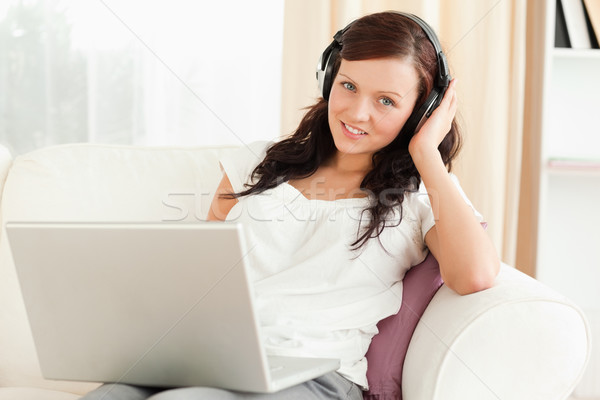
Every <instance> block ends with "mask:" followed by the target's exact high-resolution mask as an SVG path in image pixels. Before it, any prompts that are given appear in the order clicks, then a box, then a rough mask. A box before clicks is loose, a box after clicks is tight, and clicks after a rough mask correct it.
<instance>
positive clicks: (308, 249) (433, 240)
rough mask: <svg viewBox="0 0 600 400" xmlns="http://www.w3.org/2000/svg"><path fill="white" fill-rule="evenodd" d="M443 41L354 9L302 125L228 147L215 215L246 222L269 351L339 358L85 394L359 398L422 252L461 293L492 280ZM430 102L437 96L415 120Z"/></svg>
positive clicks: (422, 27) (409, 24) (160, 398)
mask: <svg viewBox="0 0 600 400" xmlns="http://www.w3.org/2000/svg"><path fill="white" fill-rule="evenodd" d="M438 46H439V43H437V38H435V34H434V33H433V31H430V28H429V27H428V26H426V24H424V23H423V22H422V21H420V20H419V19H418V18H416V17H414V16H409V15H405V14H402V13H395V12H386V13H378V14H372V15H368V16H365V17H363V18H360V19H358V20H357V21H355V22H353V23H352V24H350V25H349V26H348V27H346V28H345V29H344V30H342V31H340V32H338V34H337V35H336V37H335V40H334V42H333V43H332V45H330V47H328V49H327V50H326V52H325V53H324V56H323V59H322V63H321V67H320V68H321V70H322V71H321V72H320V74H321V75H324V76H322V77H321V78H323V79H322V86H323V87H322V93H323V98H321V99H320V100H319V101H318V102H317V103H316V104H315V105H314V106H312V107H311V108H310V109H309V110H308V112H307V113H306V115H305V117H304V118H303V120H302V122H301V123H300V125H299V127H298V129H297V130H296V132H295V133H294V134H293V135H291V136H290V137H288V138H286V139H284V140H281V141H279V142H277V143H253V144H252V145H250V146H246V147H244V148H242V149H241V150H240V151H239V153H238V154H235V155H234V156H233V157H229V158H224V159H223V160H221V165H222V168H223V171H224V175H223V178H222V181H221V183H220V185H219V188H218V193H217V196H215V198H214V200H213V204H212V208H211V211H210V212H209V219H210V220H237V221H239V222H242V223H243V225H244V228H245V231H246V234H247V237H248V239H249V241H250V242H251V244H250V246H249V247H248V248H252V250H251V251H250V252H249V254H248V255H247V257H248V258H249V261H250V264H249V265H251V266H252V268H251V271H250V277H251V279H252V281H253V283H254V287H255V294H256V304H257V308H258V314H259V318H260V322H261V326H262V330H263V335H264V337H265V340H266V346H267V349H268V352H269V353H270V354H273V355H291V356H305V357H325V358H337V359H340V360H341V368H340V369H339V370H338V371H337V372H334V373H330V374H327V375H325V376H323V377H321V378H318V379H315V380H312V381H309V382H307V383H305V384H301V385H298V386H296V387H293V388H291V389H287V390H284V391H282V392H279V393H275V394H265V395H261V394H244V393H235V392H228V391H224V390H217V389H210V388H182V389H174V390H167V391H162V392H159V391H157V389H150V388H140V387H132V386H127V385H105V386H103V387H101V388H100V389H98V390H96V391H94V392H92V393H90V394H89V395H88V396H87V397H86V399H96V398H98V399H99V398H103V399H145V398H148V397H150V396H152V397H151V398H152V399H153V400H184V399H185V400H188V399H237V398H249V399H292V398H298V399H362V393H361V389H364V388H366V387H367V386H368V382H367V380H366V370H367V361H366V359H365V357H364V355H365V353H366V351H367V349H368V347H369V344H370V341H371V338H372V337H373V336H374V335H375V334H376V332H377V329H376V324H377V323H378V322H379V321H380V320H382V319H384V318H385V317H387V316H389V315H392V314H394V313H396V312H398V310H399V308H400V305H401V299H402V278H403V277H404V274H405V273H406V271H407V270H408V269H409V268H410V267H411V266H412V265H416V264H418V263H419V262H420V261H422V260H423V259H424V258H425V256H426V253H427V251H431V252H432V253H433V254H434V256H435V257H436V258H437V260H438V261H439V264H440V270H441V274H442V277H443V279H444V282H445V284H446V285H447V286H448V287H450V288H451V289H453V290H455V291H456V292H458V293H460V294H468V293H472V292H476V291H479V290H482V289H486V288H488V287H490V286H491V285H492V283H493V280H494V278H495V276H496V274H497V272H498V269H499V260H498V257H497V255H496V252H495V250H494V247H493V245H492V243H491V241H490V240H489V238H488V237H487V235H486V233H485V231H484V230H483V228H482V227H481V225H480V222H481V219H480V215H479V214H478V213H477V212H476V211H475V210H474V209H473V208H472V206H471V204H470V202H469V201H468V200H467V199H466V197H465V195H464V193H463V192H462V190H461V189H460V186H459V184H458V182H457V180H456V178H455V177H454V176H453V175H452V174H450V173H449V170H450V168H451V165H452V161H453V159H454V158H455V156H456V154H457V152H458V148H459V145H460V136H459V131H458V127H457V125H456V123H455V121H454V116H455V113H456V108H457V99H456V91H455V86H456V80H452V81H450V78H449V75H448V73H447V66H446V64H445V58H443V54H440V52H439V50H436V49H437V47H438ZM325 64H327V65H325ZM436 95H438V98H437V99H436ZM424 104H425V105H426V106H427V105H432V108H435V109H434V110H433V112H432V113H431V114H430V115H429V117H428V118H425V121H424V123H422V124H420V123H419V122H420V120H421V118H420V115H419V114H427V112H426V111H427V110H424V108H427V107H426V106H425V107H424ZM438 104H439V105H438ZM436 105H437V107H435V106H436Z"/></svg>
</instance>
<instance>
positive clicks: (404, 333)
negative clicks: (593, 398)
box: [0, 144, 591, 400]
mask: <svg viewBox="0 0 600 400" xmlns="http://www.w3.org/2000/svg"><path fill="white" fill-rule="evenodd" d="M234 149H235V146H213V147H184V148H175V147H141V146H118V145H100V144H68V145H59V146H53V147H47V148H42V149H39V150H36V151H33V152H30V153H27V154H23V155H19V156H17V157H14V158H13V157H12V156H11V154H10V152H9V151H8V150H7V149H6V148H4V147H0V189H1V192H2V197H1V200H0V201H1V203H0V207H1V213H0V218H1V221H2V232H1V235H0V400H9V399H10V400H33V399H35V400H71V399H77V398H79V397H80V396H81V395H82V394H83V393H85V392H87V391H89V390H91V389H93V388H94V387H96V386H97V385H98V384H97V383H84V382H67V381H51V380H46V379H43V378H42V375H41V372H40V366H39V363H38V361H37V356H36V350H35V346H34V341H33V337H32V334H31V332H30V329H29V325H28V321H27V315H26V310H25V306H24V304H23V300H22V298H21V293H20V289H19V283H18V279H17V275H16V272H15V269H14V265H13V262H12V257H11V253H10V247H9V245H8V244H7V239H6V234H5V228H4V226H5V223H6V222H8V221H111V222H113V221H129V222H131V221H152V222H161V221H168V222H175V221H195V220H196V221H198V220H202V219H204V218H205V216H206V215H207V212H208V207H209V205H210V202H211V199H212V196H213V193H214V190H215V188H216V186H217V184H218V182H219V180H220V177H221V171H220V168H219V164H218V159H219V157H220V156H221V155H223V154H225V153H227V152H231V151H233V150H234ZM32 251H35V249H32ZM65 279H68V277H65ZM65 295H68V293H67V294H65ZM379 330H380V333H379V334H378V335H376V336H375V338H374V340H373V343H372V346H371V348H370V350H369V353H368V354H367V359H368V361H369V382H370V386H371V388H370V391H369V392H366V393H365V399H370V400H383V399H400V398H404V400H434V399H435V400H471V399H472V400H487V399H490V400H492V399H493V400H498V399H502V400H521V399H522V400H536V399H539V400H562V399H566V398H567V397H568V396H569V394H570V393H571V392H572V390H573V389H574V387H575V385H576V384H577V382H578V381H579V379H580V378H581V376H582V373H583V371H584V369H585V366H586V363H587V361H588V358H589V354H590V345H591V343H590V337H591V335H590V330H589V326H588V323H587V321H586V318H585V316H584V315H583V314H582V312H581V310H580V309H579V308H578V307H577V306H576V305H575V304H573V303H572V302H571V301H570V300H569V299H567V298H565V297H564V296H562V295H561V294H559V293H557V292H556V291H555V290H553V289H551V288H549V287H547V286H545V285H543V284H542V283H540V282H538V281H536V280H535V279H533V278H531V277H529V276H527V275H525V274H523V273H521V272H519V271H518V270H517V269H515V268H513V267H511V266H509V265H506V264H503V265H502V267H501V271H500V274H499V275H498V277H497V279H496V282H495V284H494V286H493V287H492V288H490V289H488V290H485V291H482V292H478V293H474V294H471V295H466V296H459V295H458V294H456V293H455V292H453V291H452V290H450V289H449V288H447V287H446V286H444V285H443V284H442V282H441V279H440V277H439V270H438V269H437V263H436V262H435V259H433V257H431V256H429V257H428V259H427V260H426V261H425V262H424V263H423V264H422V265H420V266H417V267H415V268H413V269H411V271H409V273H408V274H407V276H406V278H405V293H404V298H403V306H402V309H401V312H400V313H399V314H398V315H396V316H392V317H390V318H388V319H386V320H384V321H382V322H381V323H380V325H379Z"/></svg>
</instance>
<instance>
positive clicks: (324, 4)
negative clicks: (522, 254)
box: [282, 0, 526, 265]
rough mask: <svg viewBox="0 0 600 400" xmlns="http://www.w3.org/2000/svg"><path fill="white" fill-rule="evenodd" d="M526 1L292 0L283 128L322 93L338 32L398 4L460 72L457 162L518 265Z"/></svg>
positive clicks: (503, 251)
mask: <svg viewBox="0 0 600 400" xmlns="http://www.w3.org/2000/svg"><path fill="white" fill-rule="evenodd" d="M525 6H526V3H525V2H524V1H521V0H512V1H510V0H504V1H499V0H482V1H474V0H453V1H451V2H449V1H442V0H423V1H418V2H416V1H409V0H368V1H367V0H329V1H321V0H305V1H302V2H299V1H294V0H288V1H287V2H286V9H285V30H284V52H283V56H284V64H283V65H284V68H283V78H284V80H283V86H282V89H283V101H282V132H284V133H289V132H291V131H293V129H294V128H295V126H296V125H297V123H298V121H299V119H300V118H301V116H302V114H303V111H302V108H303V107H306V106H308V105H310V104H312V103H313V102H314V100H315V99H316V97H317V95H318V93H317V89H316V81H315V77H314V71H315V66H316V62H317V59H318V56H319V55H320V54H321V52H322V51H323V50H324V49H325V47H326V46H327V45H328V44H329V43H330V42H331V40H332V39H331V38H332V36H333V34H334V33H335V32H336V31H337V30H339V29H340V28H342V27H344V26H345V25H346V24H347V23H348V22H350V21H352V20H353V19H355V18H357V17H360V16H361V15H364V14H368V13H372V12H377V11H385V10H399V11H405V12H411V13H414V14H417V15H419V16H421V17H422V18H423V19H425V20H426V21H427V22H428V23H429V24H430V25H432V26H433V27H434V29H435V30H436V31H437V32H438V34H439V37H440V41H441V42H442V45H443V46H444V48H445V52H446V53H447V57H448V60H449V62H450V66H451V72H452V73H453V75H454V76H455V77H457V78H458V80H459V82H458V87H457V93H458V99H459V114H460V115H459V117H460V118H461V121H462V126H463V128H464V133H465V143H464V146H463V151H462V153H461V156H460V158H459V161H458V165H457V167H456V168H455V173H456V174H457V175H458V176H459V178H460V181H461V184H462V186H463V189H465V192H466V193H467V194H468V196H469V197H470V199H471V200H472V201H473V203H474V204H475V206H476V207H477V208H478V210H479V211H480V212H481V213H482V214H483V215H484V217H485V218H486V220H487V222H488V231H489V232H490V235H491V237H492V239H493V240H494V243H495V245H496V247H497V249H498V252H499V254H500V255H501V258H502V259H503V260H504V261H506V262H507V263H509V264H512V265H514V262H515V253H516V243H517V235H516V232H517V221H518V200H519V181H520V170H521V143H522V134H523V129H522V126H523V91H524V74H525V16H526V7H525Z"/></svg>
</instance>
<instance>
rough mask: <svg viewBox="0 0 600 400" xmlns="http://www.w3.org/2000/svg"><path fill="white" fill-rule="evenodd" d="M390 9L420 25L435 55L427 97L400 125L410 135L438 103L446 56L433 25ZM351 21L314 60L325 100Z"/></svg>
mask: <svg viewBox="0 0 600 400" xmlns="http://www.w3.org/2000/svg"><path fill="white" fill-rule="evenodd" d="M394 12H395V13H396V14H400V15H403V16H405V17H406V18H408V19H410V20H411V21H413V22H415V23H416V24H417V25H419V27H421V29H422V30H423V32H424V33H425V36H426V37H427V39H428V40H429V42H431V44H432V45H433V48H434V50H435V55H436V59H437V74H436V76H435V79H434V86H433V89H432V91H431V93H429V95H428V96H427V99H426V100H425V103H423V105H422V106H421V107H419V109H418V110H413V113H412V114H411V116H410V117H409V118H408V120H407V121H406V123H405V124H404V127H403V128H402V132H401V134H402V133H404V132H406V133H408V134H410V135H411V136H412V134H414V132H415V131H416V130H417V129H418V128H419V127H420V125H421V123H422V122H423V121H424V119H425V118H426V117H429V116H430V115H431V113H432V112H433V110H435V109H436V108H437V106H438V105H439V104H440V102H441V101H442V98H443V97H444V93H445V92H446V89H447V88H448V85H449V84H450V81H451V79H452V78H451V77H450V73H449V69H448V62H447V60H446V56H445V55H444V52H443V51H442V46H441V44H440V42H439V40H438V37H437V35H436V34H435V32H434V31H433V29H432V28H431V27H430V26H429V25H428V24H427V23H426V22H425V21H423V20H422V19H421V18H419V17H417V16H416V15H413V14H408V13H403V12H400V11H394ZM355 22H356V20H355V21H352V22H350V23H349V24H348V25H347V26H346V27H344V28H343V29H341V30H339V31H338V32H337V33H336V34H335V35H334V36H333V41H332V42H331V43H330V44H329V46H327V48H326V49H325V50H324V51H323V53H322V54H321V57H320V58H319V61H318V63H317V81H318V85H319V90H320V92H321V95H322V96H323V98H324V99H325V100H329V94H330V92H331V87H332V85H333V80H334V78H335V76H334V74H333V67H334V65H335V64H336V62H337V59H338V58H339V54H340V51H341V50H342V47H343V36H344V33H346V31H347V30H348V29H350V28H351V27H352V25H353V24H354V23H355Z"/></svg>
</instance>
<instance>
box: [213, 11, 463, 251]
mask: <svg viewBox="0 0 600 400" xmlns="http://www.w3.org/2000/svg"><path fill="white" fill-rule="evenodd" d="M342 42H343V47H342V49H341V52H340V56H341V58H343V59H345V60H348V61H358V60H369V59H375V58H385V57H396V58H401V59H403V60H406V61H409V62H411V63H412V64H413V66H414V67H415V69H416V71H417V75H418V76H419V82H418V88H417V89H418V98H417V102H416V104H415V109H418V108H419V107H420V106H421V105H422V104H423V103H424V102H425V99H426V98H427V95H428V94H429V92H430V91H431V90H432V88H433V84H434V76H435V74H436V71H437V58H436V54H435V50H434V48H433V45H432V44H431V42H430V41H429V39H428V38H427V36H426V35H425V33H424V32H423V30H422V29H421V27H420V26H419V25H418V24H416V23H415V22H414V21H412V20H411V19H409V18H407V17H406V16H404V15H402V14H399V13H394V12H382V13H376V14H370V15H367V16H364V17H362V18H360V19H358V20H357V21H355V22H354V23H353V24H352V26H351V27H350V28H349V29H348V30H346V32H345V33H344V35H343V37H342ZM339 64H340V62H338V63H337V65H335V66H334V76H335V74H337V70H338V69H339ZM327 113H328V102H327V101H326V100H324V99H323V98H320V99H319V100H318V101H317V103H316V104H314V105H313V106H311V107H309V108H308V111H307V113H306V114H305V115H304V117H303V119H302V121H301V122H300V124H299V126H298V128H297V129H296V131H295V132H294V133H293V134H292V135H291V136H289V137H288V138H286V139H283V140H281V141H279V142H277V143H275V144H273V145H272V146H271V147H270V148H269V149H268V150H267V153H266V156H265V158H264V160H263V161H262V162H261V163H260V164H258V166H257V167H256V168H255V169H254V171H253V172H252V178H253V182H255V183H253V184H250V185H247V189H246V190H244V191H241V192H239V193H233V194H229V195H223V196H224V197H227V198H239V197H242V196H248V195H251V194H258V193H261V192H264V191H265V190H268V189H271V188H274V187H276V186H277V185H279V184H280V183H282V182H287V181H288V180H290V179H301V178H306V177H309V176H311V175H312V174H314V173H315V172H316V171H317V169H318V168H319V166H320V165H321V164H322V163H323V162H324V161H326V160H328V159H329V158H330V157H331V156H333V155H334V153H335V151H336V147H335V144H334V141H333V137H332V135H331V130H330V128H329V123H328V114H327ZM411 136H412V132H411V133H410V134H404V133H402V132H401V133H400V134H399V135H398V136H397V137H396V139H395V140H394V141H393V142H392V143H390V144H389V145H387V146H386V147H385V148H383V149H381V150H379V151H377V152H376V153H375V154H374V155H373V158H372V163H373V169H372V170H371V171H370V172H369V173H367V175H366V176H365V178H364V179H363V181H362V182H361V185H360V187H361V189H363V190H365V191H368V192H370V193H371V194H373V195H374V196H373V197H372V199H373V200H372V201H371V203H370V204H369V206H368V207H367V208H366V209H365V210H363V214H364V213H365V212H366V213H368V214H369V215H370V217H371V218H370V221H369V222H368V224H367V225H366V226H365V227H364V228H363V229H361V227H360V224H359V231H358V232H357V239H356V241H355V242H354V243H352V246H353V247H354V248H355V249H356V248H360V247H362V246H363V245H364V244H365V243H366V242H367V240H369V239H370V238H375V237H377V238H378V237H379V235H380V234H381V232H382V231H383V229H384V228H385V227H386V226H389V225H388V224H386V222H387V221H386V216H388V215H389V213H390V212H391V211H392V210H393V209H394V208H396V207H398V206H399V205H401V204H402V202H403V200H404V197H405V194H406V193H410V192H414V191H417V190H418V186H419V182H420V180H421V176H420V174H419V171H418V170H417V168H416V167H415V165H414V163H413V161H412V158H411V156H410V154H409V152H408V143H409V141H410V138H411ZM460 143H461V140H460V132H459V128H458V125H457V124H456V122H455V121H452V127H451V129H450V131H449V133H448V134H447V135H446V137H445V138H444V140H443V141H442V143H441V144H440V146H439V151H440V153H441V155H442V159H443V161H444V164H445V165H446V167H447V169H448V171H450V169H451V167H452V160H453V159H454V158H455V157H456V155H457V153H458V151H459V148H460ZM399 212H400V216H399V217H400V218H399V219H398V218H397V216H396V218H394V221H396V222H395V225H396V226H397V225H398V224H399V223H400V222H401V220H402V207H399Z"/></svg>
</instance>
